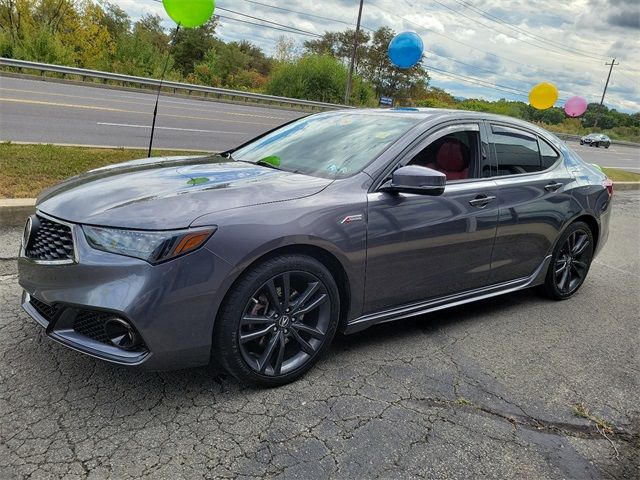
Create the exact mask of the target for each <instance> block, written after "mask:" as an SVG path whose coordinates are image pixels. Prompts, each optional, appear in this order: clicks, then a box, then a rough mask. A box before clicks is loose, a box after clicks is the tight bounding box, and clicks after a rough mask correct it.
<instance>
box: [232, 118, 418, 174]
mask: <svg viewBox="0 0 640 480" xmlns="http://www.w3.org/2000/svg"><path fill="white" fill-rule="evenodd" d="M419 121H420V118H418V117H416V116H403V115H388V114H373V113H372V114H362V113H352V112H327V113H319V114H317V115H312V116H309V117H305V118H302V119H300V120H297V121H295V122H293V123H291V124H289V125H286V126H284V127H282V128H279V129H278V130H276V131H274V132H271V133H269V134H268V135H266V136H264V137H262V138H260V139H258V140H256V141H255V142H252V143H250V144H249V145H246V146H244V147H242V148H240V149H238V150H236V151H235V152H233V158H234V159H235V160H238V161H242V162H251V163H258V162H260V163H262V164H265V165H269V166H272V167H274V168H278V169H281V170H286V171H290V172H296V173H302V174H305V175H312V176H317V177H323V178H344V177H348V176H351V175H353V174H355V173H357V172H359V171H361V170H362V169H363V168H364V167H366V166H367V165H368V164H369V163H371V161H372V160H374V159H375V158H376V157H377V156H378V155H379V154H380V153H381V152H382V151H383V150H384V149H385V148H386V147H388V146H389V145H391V144H392V143H393V142H395V141H396V140H397V139H398V138H400V137H401V136H402V135H403V134H404V133H405V132H406V131H407V130H409V129H410V128H411V127H412V126H414V125H416V124H417V123H418V122H419Z"/></svg>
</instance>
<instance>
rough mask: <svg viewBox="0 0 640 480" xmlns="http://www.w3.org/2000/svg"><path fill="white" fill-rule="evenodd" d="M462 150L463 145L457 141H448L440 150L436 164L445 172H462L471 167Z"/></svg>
mask: <svg viewBox="0 0 640 480" xmlns="http://www.w3.org/2000/svg"><path fill="white" fill-rule="evenodd" d="M462 148H463V146H462V143H460V142H458V141H455V140H447V141H446V142H444V143H443V144H442V145H441V146H440V150H438V155H437V157H436V163H437V164H438V166H439V167H440V168H442V169H443V170H447V171H450V172H461V171H462V170H464V169H465V168H467V167H468V166H469V165H468V164H467V161H466V159H465V155H464V152H463V150H462Z"/></svg>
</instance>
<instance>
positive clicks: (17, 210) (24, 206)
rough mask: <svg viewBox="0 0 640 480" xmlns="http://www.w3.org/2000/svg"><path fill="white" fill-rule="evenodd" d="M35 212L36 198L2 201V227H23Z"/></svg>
mask: <svg viewBox="0 0 640 480" xmlns="http://www.w3.org/2000/svg"><path fill="white" fill-rule="evenodd" d="M35 211H36V199H35V198H6V199H0V227H22V226H23V225H24V222H26V220H27V217H28V216H29V215H33V214H34V213H35Z"/></svg>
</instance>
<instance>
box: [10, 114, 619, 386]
mask: <svg viewBox="0 0 640 480" xmlns="http://www.w3.org/2000/svg"><path fill="white" fill-rule="evenodd" d="M612 193H613V191H612V184H611V182H610V181H609V180H608V179H607V177H606V176H605V175H604V174H603V173H602V172H600V171H599V170H597V169H595V168H594V167H592V166H590V165H588V164H586V163H584V162H583V161H582V160H581V159H580V158H579V157H578V156H577V155H576V154H575V153H574V152H572V151H571V150H570V149H569V148H568V147H567V146H566V145H565V144H564V143H562V142H561V141H559V140H558V139H557V138H556V137H555V136H553V135H551V134H549V133H548V132H546V131H544V130H541V129H540V128H538V127H536V126H533V125H531V124H528V123H525V122H521V121H517V120H514V119H512V118H506V117H500V116H492V115H487V114H481V113H472V112H461V111H447V110H432V109H425V110H418V109H395V110H348V111H334V112H327V113H321V114H317V115H312V116H308V117H306V118H302V119H299V120H296V121H293V122H291V123H289V124H287V125H284V126H282V127H280V128H278V129H276V130H274V131H271V132H268V133H266V134H264V135H262V136H260V137H258V138H256V139H254V140H252V141H250V142H248V143H247V144H245V145H242V146H240V147H239V148H237V149H234V150H230V151H228V152H224V153H222V154H220V155H211V156H208V157H180V158H175V157H174V158H161V159H145V160H139V161H133V162H127V163H122V164H119V165H113V166H109V167H105V168H100V169H97V170H93V171H91V172H88V173H86V174H83V175H80V176H77V177H74V178H71V179H69V180H67V181H65V182H63V183H61V184H60V185H57V186H55V187H53V188H51V189H49V190H48V191H46V192H44V193H43V194H42V195H41V196H40V198H39V199H38V202H37V213H36V214H35V215H33V216H32V217H31V218H29V220H28V222H27V226H26V228H25V232H24V238H23V241H22V247H21V252H20V258H19V281H20V285H21V286H22V287H23V288H24V295H23V308H24V309H25V310H26V311H27V312H28V313H29V314H30V315H31V316H32V317H33V318H34V319H35V320H36V321H37V322H38V323H39V324H40V325H42V327H44V329H45V330H46V333H47V335H48V336H50V337H51V338H52V339H54V340H56V341H58V342H60V343H62V344H63V345H66V346H68V347H70V348H72V349H74V350H77V351H79V352H83V353H86V354H88V355H91V356H94V357H97V358H100V359H103V360H107V361H110V362H113V363H117V364H120V365H125V366H139V367H146V368H151V369H174V368H184V367H192V366H199V365H204V364H207V363H209V362H210V360H211V359H212V357H215V358H216V359H217V360H218V361H219V363H220V364H221V365H222V366H223V367H224V368H225V369H226V370H227V371H228V372H230V373H231V374H233V375H234V376H235V377H237V378H238V379H240V380H241V381H243V382H248V383H253V384H258V385H263V386H274V385H280V384H283V383H286V382H290V381H292V380H295V379H297V378H299V377H300V376H301V375H303V374H304V373H305V372H306V371H308V370H309V369H310V368H311V367H312V365H313V364H314V363H315V362H316V361H317V360H318V359H319V358H320V357H321V355H322V354H323V353H325V352H326V351H327V349H328V347H329V345H330V343H331V340H332V339H333V337H334V335H335V334H336V332H337V331H342V332H345V333H353V332H359V331H361V330H364V329H366V328H367V327H370V326H372V325H375V324H377V323H381V322H388V321H391V320H398V319H402V318H406V317H410V316H414V315H420V314H424V313H427V312H432V311H435V310H439V309H443V308H447V307H450V306H455V305H460V304H464V303H468V302H472V301H475V300H480V299H486V298H489V297H492V296H495V295H501V294H505V293H509V292H513V291H515V290H520V289H524V288H528V287H533V286H538V287H539V288H540V289H541V290H543V291H544V292H546V294H547V295H548V296H550V297H551V298H553V299H557V300H562V299H567V298H569V297H571V296H572V295H573V294H574V293H575V292H576V291H577V290H578V289H579V288H580V286H581V285H582V283H583V282H584V280H585V277H586V276H587V272H588V271H589V266H590V264H591V261H592V259H593V257H594V256H595V255H596V254H597V252H598V251H599V250H600V249H601V248H602V246H603V245H604V243H605V241H606V239H607V235H608V224H609V215H610V211H611V197H612Z"/></svg>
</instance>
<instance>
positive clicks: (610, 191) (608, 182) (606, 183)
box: [602, 178, 613, 196]
mask: <svg viewBox="0 0 640 480" xmlns="http://www.w3.org/2000/svg"><path fill="white" fill-rule="evenodd" d="M602 186H603V187H605V188H606V189H607V193H608V194H609V196H611V195H613V182H612V181H611V179H609V178H607V179H605V180H604V181H603V182H602Z"/></svg>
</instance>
